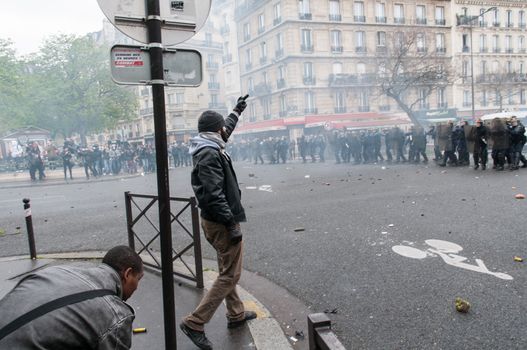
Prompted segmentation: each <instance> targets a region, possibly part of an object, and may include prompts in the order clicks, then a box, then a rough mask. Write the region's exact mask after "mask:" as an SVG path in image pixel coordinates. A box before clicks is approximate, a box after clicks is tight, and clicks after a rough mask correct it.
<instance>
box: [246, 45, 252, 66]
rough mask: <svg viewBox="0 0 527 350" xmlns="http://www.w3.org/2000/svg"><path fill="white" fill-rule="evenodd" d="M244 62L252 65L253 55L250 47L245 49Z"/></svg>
mask: <svg viewBox="0 0 527 350" xmlns="http://www.w3.org/2000/svg"><path fill="white" fill-rule="evenodd" d="M245 63H246V64H247V65H252V64H253V55H252V50H251V49H247V50H246V51H245Z"/></svg>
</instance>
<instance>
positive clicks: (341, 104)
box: [335, 91, 346, 113]
mask: <svg viewBox="0 0 527 350" xmlns="http://www.w3.org/2000/svg"><path fill="white" fill-rule="evenodd" d="M335 112H337V113H344V112H346V103H345V97H344V93H343V92H342V91H338V92H337V93H336V94H335Z"/></svg>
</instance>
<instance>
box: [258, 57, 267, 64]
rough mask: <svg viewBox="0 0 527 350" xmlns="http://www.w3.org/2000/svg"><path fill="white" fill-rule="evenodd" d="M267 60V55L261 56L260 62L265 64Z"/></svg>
mask: <svg viewBox="0 0 527 350" xmlns="http://www.w3.org/2000/svg"><path fill="white" fill-rule="evenodd" d="M266 62H267V56H263V57H260V64H265V63H266Z"/></svg>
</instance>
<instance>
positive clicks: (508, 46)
mask: <svg viewBox="0 0 527 350" xmlns="http://www.w3.org/2000/svg"><path fill="white" fill-rule="evenodd" d="M513 51H514V49H513V47H512V36H510V35H506V36H505V52H507V53H512V52H513Z"/></svg>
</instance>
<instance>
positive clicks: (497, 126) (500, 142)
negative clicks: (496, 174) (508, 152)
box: [489, 118, 509, 150]
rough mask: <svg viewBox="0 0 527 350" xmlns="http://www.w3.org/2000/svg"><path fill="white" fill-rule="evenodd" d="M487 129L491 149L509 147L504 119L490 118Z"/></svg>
mask: <svg viewBox="0 0 527 350" xmlns="http://www.w3.org/2000/svg"><path fill="white" fill-rule="evenodd" d="M489 130H490V140H491V146H492V149H499V150H503V149H507V148H509V133H508V131H507V125H506V123H505V120H504V119H500V118H494V119H492V121H491V123H490V129H489Z"/></svg>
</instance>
